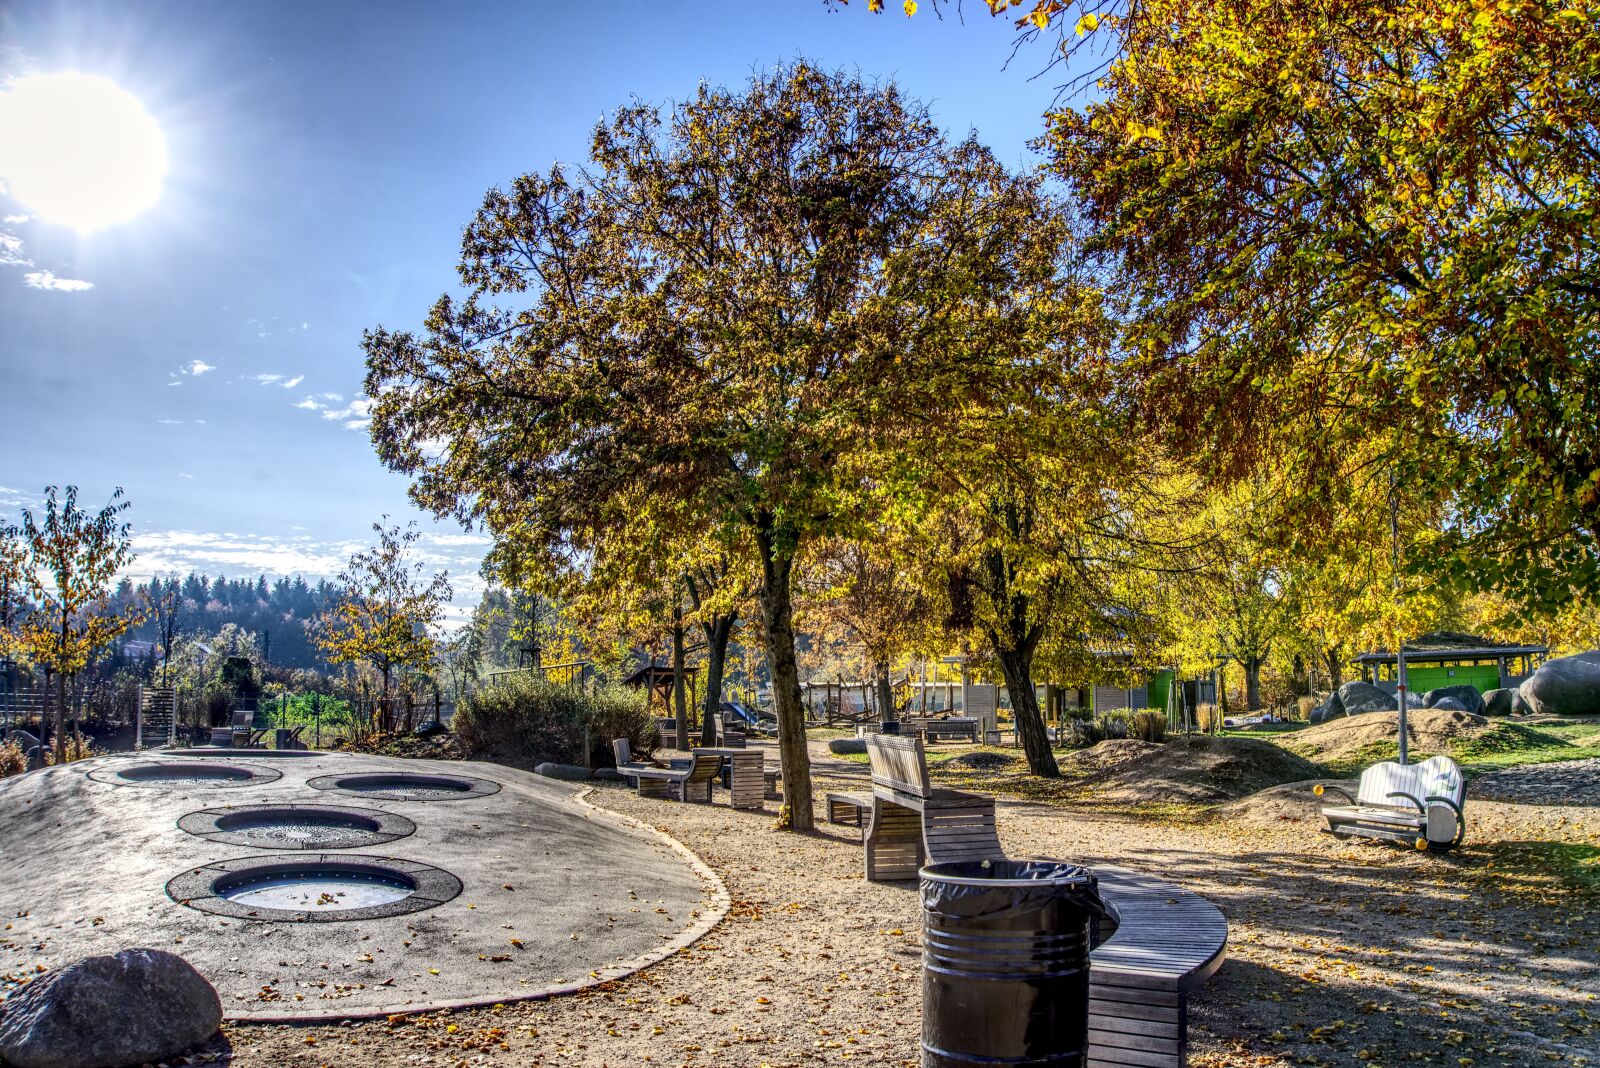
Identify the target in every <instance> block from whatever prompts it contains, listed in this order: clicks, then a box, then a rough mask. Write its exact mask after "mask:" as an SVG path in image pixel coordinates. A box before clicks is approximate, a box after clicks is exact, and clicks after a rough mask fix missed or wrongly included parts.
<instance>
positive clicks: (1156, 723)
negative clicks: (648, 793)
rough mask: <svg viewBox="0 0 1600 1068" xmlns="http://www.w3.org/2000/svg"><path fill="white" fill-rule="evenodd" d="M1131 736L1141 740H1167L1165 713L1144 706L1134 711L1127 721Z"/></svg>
mask: <svg viewBox="0 0 1600 1068" xmlns="http://www.w3.org/2000/svg"><path fill="white" fill-rule="evenodd" d="M1129 728H1130V731H1131V733H1132V735H1133V737H1135V738H1137V739H1139V740H1140V741H1141V742H1164V741H1166V740H1167V717H1166V714H1165V713H1163V712H1160V711H1158V710H1156V709H1154V708H1146V709H1144V710H1143V711H1140V712H1135V713H1134V714H1133V719H1132V721H1131V722H1130V723H1129Z"/></svg>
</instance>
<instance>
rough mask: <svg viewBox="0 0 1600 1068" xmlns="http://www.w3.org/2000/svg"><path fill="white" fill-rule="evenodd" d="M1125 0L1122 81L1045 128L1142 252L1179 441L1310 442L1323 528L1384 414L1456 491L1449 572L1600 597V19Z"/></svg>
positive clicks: (1161, 381) (1407, 465)
mask: <svg viewBox="0 0 1600 1068" xmlns="http://www.w3.org/2000/svg"><path fill="white" fill-rule="evenodd" d="M1053 6H1054V7H1060V8H1063V9H1064V8H1065V5H1053ZM1105 10H1106V11H1107V12H1109V13H1112V14H1113V15H1114V17H1112V18H1109V19H1105V20H1100V21H1099V22H1098V28H1097V29H1096V30H1095V31H1094V32H1095V33H1096V34H1100V35H1107V34H1109V35H1110V36H1109V38H1108V40H1110V41H1112V42H1114V50H1115V52H1116V53H1117V56H1118V58H1117V62H1116V63H1115V64H1114V65H1112V66H1111V67H1110V68H1109V69H1108V70H1107V71H1106V72H1105V74H1104V78H1103V81H1102V87H1103V94H1102V95H1100V96H1099V98H1098V99H1096V100H1094V101H1093V102H1089V103H1087V104H1086V105H1085V106H1082V107H1080V108H1078V109H1069V110H1065V111H1062V112H1061V113H1060V114H1058V115H1057V116H1056V117H1055V120H1054V122H1053V124H1052V126H1051V129H1050V132H1049V136H1048V139H1047V141H1048V145H1049V148H1050V149H1051V151H1052V152H1053V154H1054V159H1055V163H1056V166H1057V169H1058V171H1059V173H1060V174H1061V175H1062V176H1064V177H1065V178H1067V179H1069V180H1070V181H1071V182H1072V183H1073V185H1074V186H1075V187H1076V188H1077V190H1078V191H1079V192H1080V193H1081V194H1082V198H1083V202H1084V204H1085V205H1086V208H1087V211H1088V213H1089V216H1090V218H1091V219H1092V220H1093V222H1094V223H1095V225H1096V227H1097V229H1098V233H1099V242H1100V245H1101V247H1102V248H1104V249H1105V250H1106V251H1107V252H1108V253H1110V254H1111V256H1112V257H1113V259H1114V263H1115V264H1116V266H1117V267H1118V268H1119V270H1120V280H1121V291H1122V292H1124V293H1125V294H1126V296H1127V302H1126V308H1125V310H1126V312H1127V314H1128V316H1129V322H1130V324H1131V329H1132V336H1133V339H1134V345H1135V347H1136V349H1137V351H1138V352H1139V353H1140V356H1141V358H1140V359H1139V360H1137V361H1135V362H1133V363H1132V364H1131V365H1130V366H1131V369H1132V370H1134V371H1135V372H1136V377H1137V380H1138V383H1139V385H1140V386H1141V396H1142V400H1143V402H1144V404H1145V405H1146V407H1147V410H1149V411H1150V412H1152V413H1154V414H1155V415H1156V416H1157V417H1158V423H1159V425H1160V426H1161V427H1162V428H1164V430H1165V431H1166V434H1167V437H1168V439H1169V440H1171V441H1173V442H1175V443H1182V444H1184V445H1185V446H1186V447H1187V448H1188V449H1189V451H1191V452H1193V453H1194V454H1195V455H1197V456H1198V457H1200V458H1201V459H1202V460H1203V461H1204V463H1205V466H1206V468H1207V470H1208V471H1209V472H1210V473H1212V474H1216V475H1222V476H1228V475H1235V474H1238V473H1240V472H1242V471H1245V470H1247V469H1251V468H1254V467H1256V466H1257V465H1258V462H1259V461H1260V460H1261V459H1262V458H1263V457H1272V459H1273V462H1274V463H1278V462H1283V461H1287V462H1289V463H1290V464H1291V465H1293V467H1294V468H1295V473H1294V476H1293V477H1292V478H1291V479H1290V480H1289V482H1288V484H1289V485H1290V487H1291V489H1292V491H1293V492H1292V495H1291V498H1290V500H1291V503H1293V504H1295V505H1297V506H1298V508H1297V509H1296V511H1297V516H1296V518H1297V519H1298V520H1300V521H1302V522H1303V521H1305V520H1308V519H1309V520H1312V521H1322V522H1327V521H1329V517H1330V514H1331V511H1330V509H1329V508H1328V507H1327V504H1328V502H1330V501H1337V500H1338V494H1337V492H1336V487H1337V486H1339V485H1341V484H1345V483H1348V482H1349V481H1351V480H1352V479H1354V478H1356V477H1358V476H1359V471H1357V470H1355V469H1353V467H1352V463H1351V460H1352V456H1353V455H1354V454H1355V450H1354V449H1353V448H1352V444H1353V443H1354V442H1358V441H1360V440H1362V439H1363V438H1365V437H1368V436H1370V435H1374V434H1381V435H1383V439H1382V440H1383V441H1384V442H1385V443H1386V445H1387V446H1388V449H1387V453H1386V455H1384V456H1383V457H1381V458H1380V459H1381V463H1382V465H1383V468H1384V469H1385V470H1393V471H1395V472H1397V473H1398V477H1399V480H1400V485H1401V486H1402V487H1403V489H1404V490H1405V492H1407V493H1408V494H1419V495H1422V496H1424V497H1427V498H1430V499H1434V498H1437V499H1440V500H1442V501H1446V502H1447V503H1448V505H1449V508H1450V515H1451V517H1452V521H1451V523H1450V531H1449V533H1450V539H1449V540H1448V542H1447V543H1445V544H1443V545H1442V546H1439V547H1438V548H1439V550H1440V552H1439V554H1438V555H1436V556H1435V557H1433V558H1432V559H1430V560H1428V561H1425V564H1426V566H1427V567H1428V568H1429V570H1430V571H1432V572H1433V573H1435V574H1437V573H1438V572H1439V571H1441V570H1444V571H1449V572H1453V573H1454V574H1455V575H1456V577H1458V578H1461V579H1464V580H1468V581H1471V582H1473V583H1475V584H1478V585H1483V586H1497V587H1500V588H1502V589H1507V590H1509V591H1512V592H1514V593H1515V594H1517V595H1519V596H1520V597H1522V598H1523V599H1524V600H1525V601H1526V602H1528V603H1531V604H1533V605H1535V606H1538V607H1549V606H1551V605H1554V604H1559V603H1562V602H1565V601H1567V600H1569V599H1570V598H1571V597H1573V596H1585V595H1592V594H1593V593H1594V592H1596V591H1600V421H1597V420H1596V419H1595V418H1594V414H1593V406H1594V398H1595V397H1596V396H1600V356H1597V348H1596V341H1597V339H1600V214H1597V213H1596V183H1597V180H1600V127H1597V124H1596V116H1597V115H1600V80H1597V79H1596V77H1595V70H1596V65H1597V63H1600V35H1597V34H1596V33H1595V31H1594V21H1593V18H1592V17H1591V16H1590V14H1587V13H1585V12H1582V11H1580V10H1578V9H1574V8H1572V7H1570V6H1569V5H1567V4H1564V3H1560V2H1555V0H1531V2H1527V3H1518V4H1514V5H1500V6H1494V5H1484V4H1481V3H1477V2H1475V0H1443V2H1441V3H1436V4H1402V5H1399V6H1396V5H1394V4H1389V3H1379V2H1377V0H1360V2H1355V3H1345V4H1333V5H1328V4H1310V3H1302V2H1295V3H1287V4H1285V3H1278V2H1276V0H1244V2H1243V3H1236V2H1232V0H1230V2H1228V3H1222V2H1218V0H1201V2H1199V3H1191V2H1188V0H1184V2H1181V3H1179V2H1176V0H1140V2H1138V3H1127V4H1116V5H1110V6H1107V7H1106V8H1105ZM1055 17H1061V16H1059V15H1056V16H1055ZM1086 36H1087V35H1086ZM1391 431H1395V432H1393V433H1391Z"/></svg>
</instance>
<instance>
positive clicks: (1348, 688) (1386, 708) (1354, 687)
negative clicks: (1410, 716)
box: [1335, 681, 1398, 716]
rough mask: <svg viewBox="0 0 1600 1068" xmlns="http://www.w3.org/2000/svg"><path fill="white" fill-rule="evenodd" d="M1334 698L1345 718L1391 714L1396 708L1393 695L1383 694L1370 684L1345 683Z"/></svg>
mask: <svg viewBox="0 0 1600 1068" xmlns="http://www.w3.org/2000/svg"><path fill="white" fill-rule="evenodd" d="M1335 696H1336V697H1337V698H1338V702H1339V707H1340V708H1341V709H1343V710H1344V714H1345V715H1347V716H1359V715H1361V714H1362V713H1364V712H1393V711H1394V710H1395V708H1396V707H1398V706H1397V704H1396V702H1395V695H1394V694H1392V693H1384V692H1383V691H1382V690H1380V689H1379V688H1378V687H1376V686H1374V685H1372V684H1371V683H1370V682H1359V681H1358V682H1347V683H1345V684H1344V685H1343V686H1341V687H1339V692H1338V693H1337V694H1336V695H1335Z"/></svg>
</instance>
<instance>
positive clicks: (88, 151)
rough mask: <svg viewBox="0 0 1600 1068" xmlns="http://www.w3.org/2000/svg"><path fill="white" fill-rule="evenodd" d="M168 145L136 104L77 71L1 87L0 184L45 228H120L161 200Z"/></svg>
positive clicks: (105, 83)
mask: <svg viewBox="0 0 1600 1068" xmlns="http://www.w3.org/2000/svg"><path fill="white" fill-rule="evenodd" d="M166 174H167V139H166V136H165V135H164V134H162V132H161V127H160V126H158V125H157V124H156V121H155V120H154V119H153V118H151V117H150V113H149V112H148V111H146V110H145V109H144V105H143V104H141V103H140V102H139V100H138V98H137V97H135V96H134V95H133V94H131V93H129V92H128V91H127V90H126V89H123V88H122V87H121V86H119V85H117V84H116V83H115V82H113V81H111V80H110V79H109V78H103V77H100V76H99V75H94V74H82V73H79V72H77V71H62V72H59V73H56V74H30V75H27V76H25V77H22V78H18V79H17V80H16V81H14V82H11V83H10V84H9V85H8V86H5V87H3V88H0V181H3V182H4V183H5V186H6V188H7V189H8V190H9V191H10V193H11V195H12V196H14V197H15V198H16V199H17V200H19V201H21V202H22V204H23V205H24V206H26V207H27V209H28V210H29V211H31V212H32V213H33V214H35V215H37V216H38V217H39V218H41V219H43V220H45V221H46V222H53V223H59V224H61V225H62V226H70V227H72V228H73V229H74V230H77V231H78V232H79V233H89V232H91V231H94V230H100V229H104V228H105V227H108V226H115V225H117V224H118V223H125V222H127V221H129V220H130V219H132V218H134V217H135V216H137V215H139V214H140V213H141V212H143V211H144V210H145V209H146V208H148V207H150V206H151V205H152V204H154V203H155V202H156V201H157V200H158V199H159V198H160V196H161V185H162V181H163V180H164V179H165V178H166Z"/></svg>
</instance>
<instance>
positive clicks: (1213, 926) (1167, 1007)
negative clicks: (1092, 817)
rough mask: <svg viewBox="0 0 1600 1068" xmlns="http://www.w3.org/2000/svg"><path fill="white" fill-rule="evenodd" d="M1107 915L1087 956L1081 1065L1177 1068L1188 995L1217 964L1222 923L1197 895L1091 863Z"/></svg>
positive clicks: (1183, 1051) (1222, 951)
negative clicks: (1084, 1040)
mask: <svg viewBox="0 0 1600 1068" xmlns="http://www.w3.org/2000/svg"><path fill="white" fill-rule="evenodd" d="M1094 874H1095V878H1096V879H1097V880H1098V882H1099V884H1100V899H1101V902H1102V903H1103V904H1104V906H1105V910H1106V917H1105V919H1103V920H1101V921H1100V923H1099V924H1097V925H1096V926H1097V928H1098V929H1097V931H1096V936H1097V939H1098V940H1099V941H1098V944H1097V945H1096V946H1095V948H1094V949H1093V950H1092V951H1091V952H1090V954H1089V1050H1088V1058H1087V1060H1086V1062H1085V1064H1086V1068H1182V1066H1183V1064H1184V1060H1185V1058H1186V1057H1187V1056H1188V1045H1189V995H1190V994H1191V993H1193V992H1194V991H1195V990H1197V989H1199V987H1200V986H1201V984H1203V983H1204V982H1205V981H1206V980H1207V979H1209V978H1210V977H1211V975H1212V973H1213V972H1215V971H1216V970H1217V969H1218V968H1219V967H1221V966H1222V961H1223V959H1224V958H1225V957H1226V955H1227V946H1228V921H1227V920H1226V919H1225V918H1224V917H1223V915H1222V912H1221V911H1220V910H1219V909H1218V908H1217V907H1216V906H1215V905H1213V904H1212V903H1211V902H1209V901H1207V900H1206V899H1205V898H1203V897H1201V896H1200V895H1199V894H1195V893H1191V892H1190V891H1188V890H1184V889H1183V888H1181V887H1178V886H1174V885H1173V884H1172V883H1169V882H1166V881H1165V880H1163V879H1157V878H1155V877H1154V876H1150V875H1145V874H1142V873H1140V872H1134V871H1128V870H1127V869H1125V868H1115V867H1109V866H1096V867H1095V868H1094Z"/></svg>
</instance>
